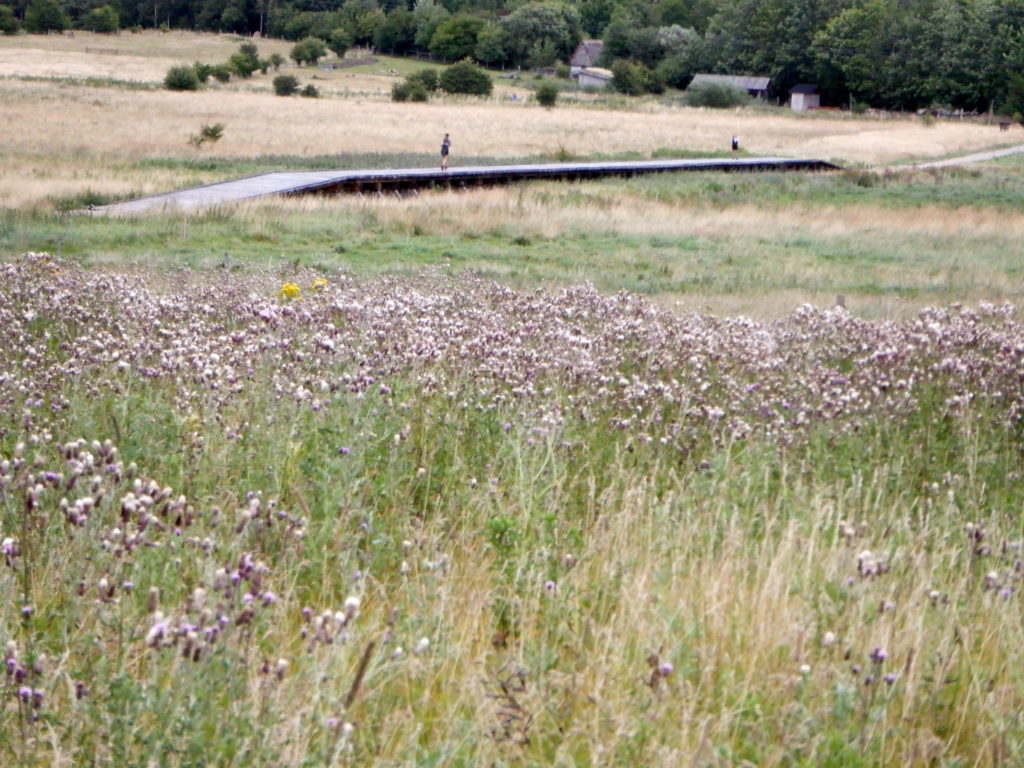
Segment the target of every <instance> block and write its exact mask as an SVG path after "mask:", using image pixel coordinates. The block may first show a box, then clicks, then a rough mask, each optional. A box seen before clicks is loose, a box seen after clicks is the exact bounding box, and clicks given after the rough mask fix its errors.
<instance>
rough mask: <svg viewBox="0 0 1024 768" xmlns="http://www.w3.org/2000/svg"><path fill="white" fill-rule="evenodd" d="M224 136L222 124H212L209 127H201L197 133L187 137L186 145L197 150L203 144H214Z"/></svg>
mask: <svg viewBox="0 0 1024 768" xmlns="http://www.w3.org/2000/svg"><path fill="white" fill-rule="evenodd" d="M223 135H224V123H213V124H211V125H203V126H202V127H201V128H200V129H199V133H194V134H192V135H191V136H189V139H188V143H189V144H191V145H192V146H193V147H195V148H196V149H198V148H199V147H201V146H202V145H203V144H206V143H210V144H216V143H217V142H218V141H220V139H221V137H222V136H223Z"/></svg>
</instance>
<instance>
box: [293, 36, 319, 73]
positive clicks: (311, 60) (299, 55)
mask: <svg viewBox="0 0 1024 768" xmlns="http://www.w3.org/2000/svg"><path fill="white" fill-rule="evenodd" d="M289 55H290V56H291V57H292V60H293V61H294V62H295V63H296V64H298V65H299V66H300V67H301V66H302V65H303V64H316V63H317V61H319V60H320V59H322V58H323V57H324V56H326V55H327V45H326V44H325V43H324V41H323V40H321V39H320V38H318V37H307V38H306V39H305V40H303V41H302V42H300V43H296V44H295V45H294V46H293V47H292V51H291V53H290V54H289Z"/></svg>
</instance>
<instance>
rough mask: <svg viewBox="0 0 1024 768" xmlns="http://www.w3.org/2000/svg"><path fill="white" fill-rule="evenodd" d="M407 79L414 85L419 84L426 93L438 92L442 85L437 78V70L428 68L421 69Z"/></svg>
mask: <svg viewBox="0 0 1024 768" xmlns="http://www.w3.org/2000/svg"><path fill="white" fill-rule="evenodd" d="M405 79H406V80H408V81H409V83H412V84H415V83H419V84H420V85H422V86H423V89H424V90H426V91H436V90H437V89H438V86H439V84H440V82H439V80H438V76H437V70H436V69H433V68H431V67H427V68H426V69H421V70H419V71H417V72H413V73H412V74H411V75H408V76H407V77H406V78H405Z"/></svg>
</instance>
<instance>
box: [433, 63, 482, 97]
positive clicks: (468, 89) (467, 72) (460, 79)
mask: <svg viewBox="0 0 1024 768" xmlns="http://www.w3.org/2000/svg"><path fill="white" fill-rule="evenodd" d="M438 87H439V88H440V89H441V90H442V91H444V92H445V93H451V94H467V95H469V96H490V95H491V91H492V90H494V82H493V81H492V80H491V76H490V75H488V74H487V73H486V72H485V71H484V70H482V69H480V67H478V66H476V64H474V63H473V62H472V61H469V60H465V61H460V62H458V63H457V64H452V65H451V66H450V67H448V69H446V70H445V71H444V72H442V73H441V76H440V78H439V79H438Z"/></svg>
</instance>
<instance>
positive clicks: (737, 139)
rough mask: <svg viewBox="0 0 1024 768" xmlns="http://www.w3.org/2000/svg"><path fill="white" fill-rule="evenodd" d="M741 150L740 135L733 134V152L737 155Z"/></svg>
mask: <svg viewBox="0 0 1024 768" xmlns="http://www.w3.org/2000/svg"><path fill="white" fill-rule="evenodd" d="M739 151H740V137H739V136H733V137H732V153H733V154H734V155H735V154H737V153H738V152H739Z"/></svg>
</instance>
